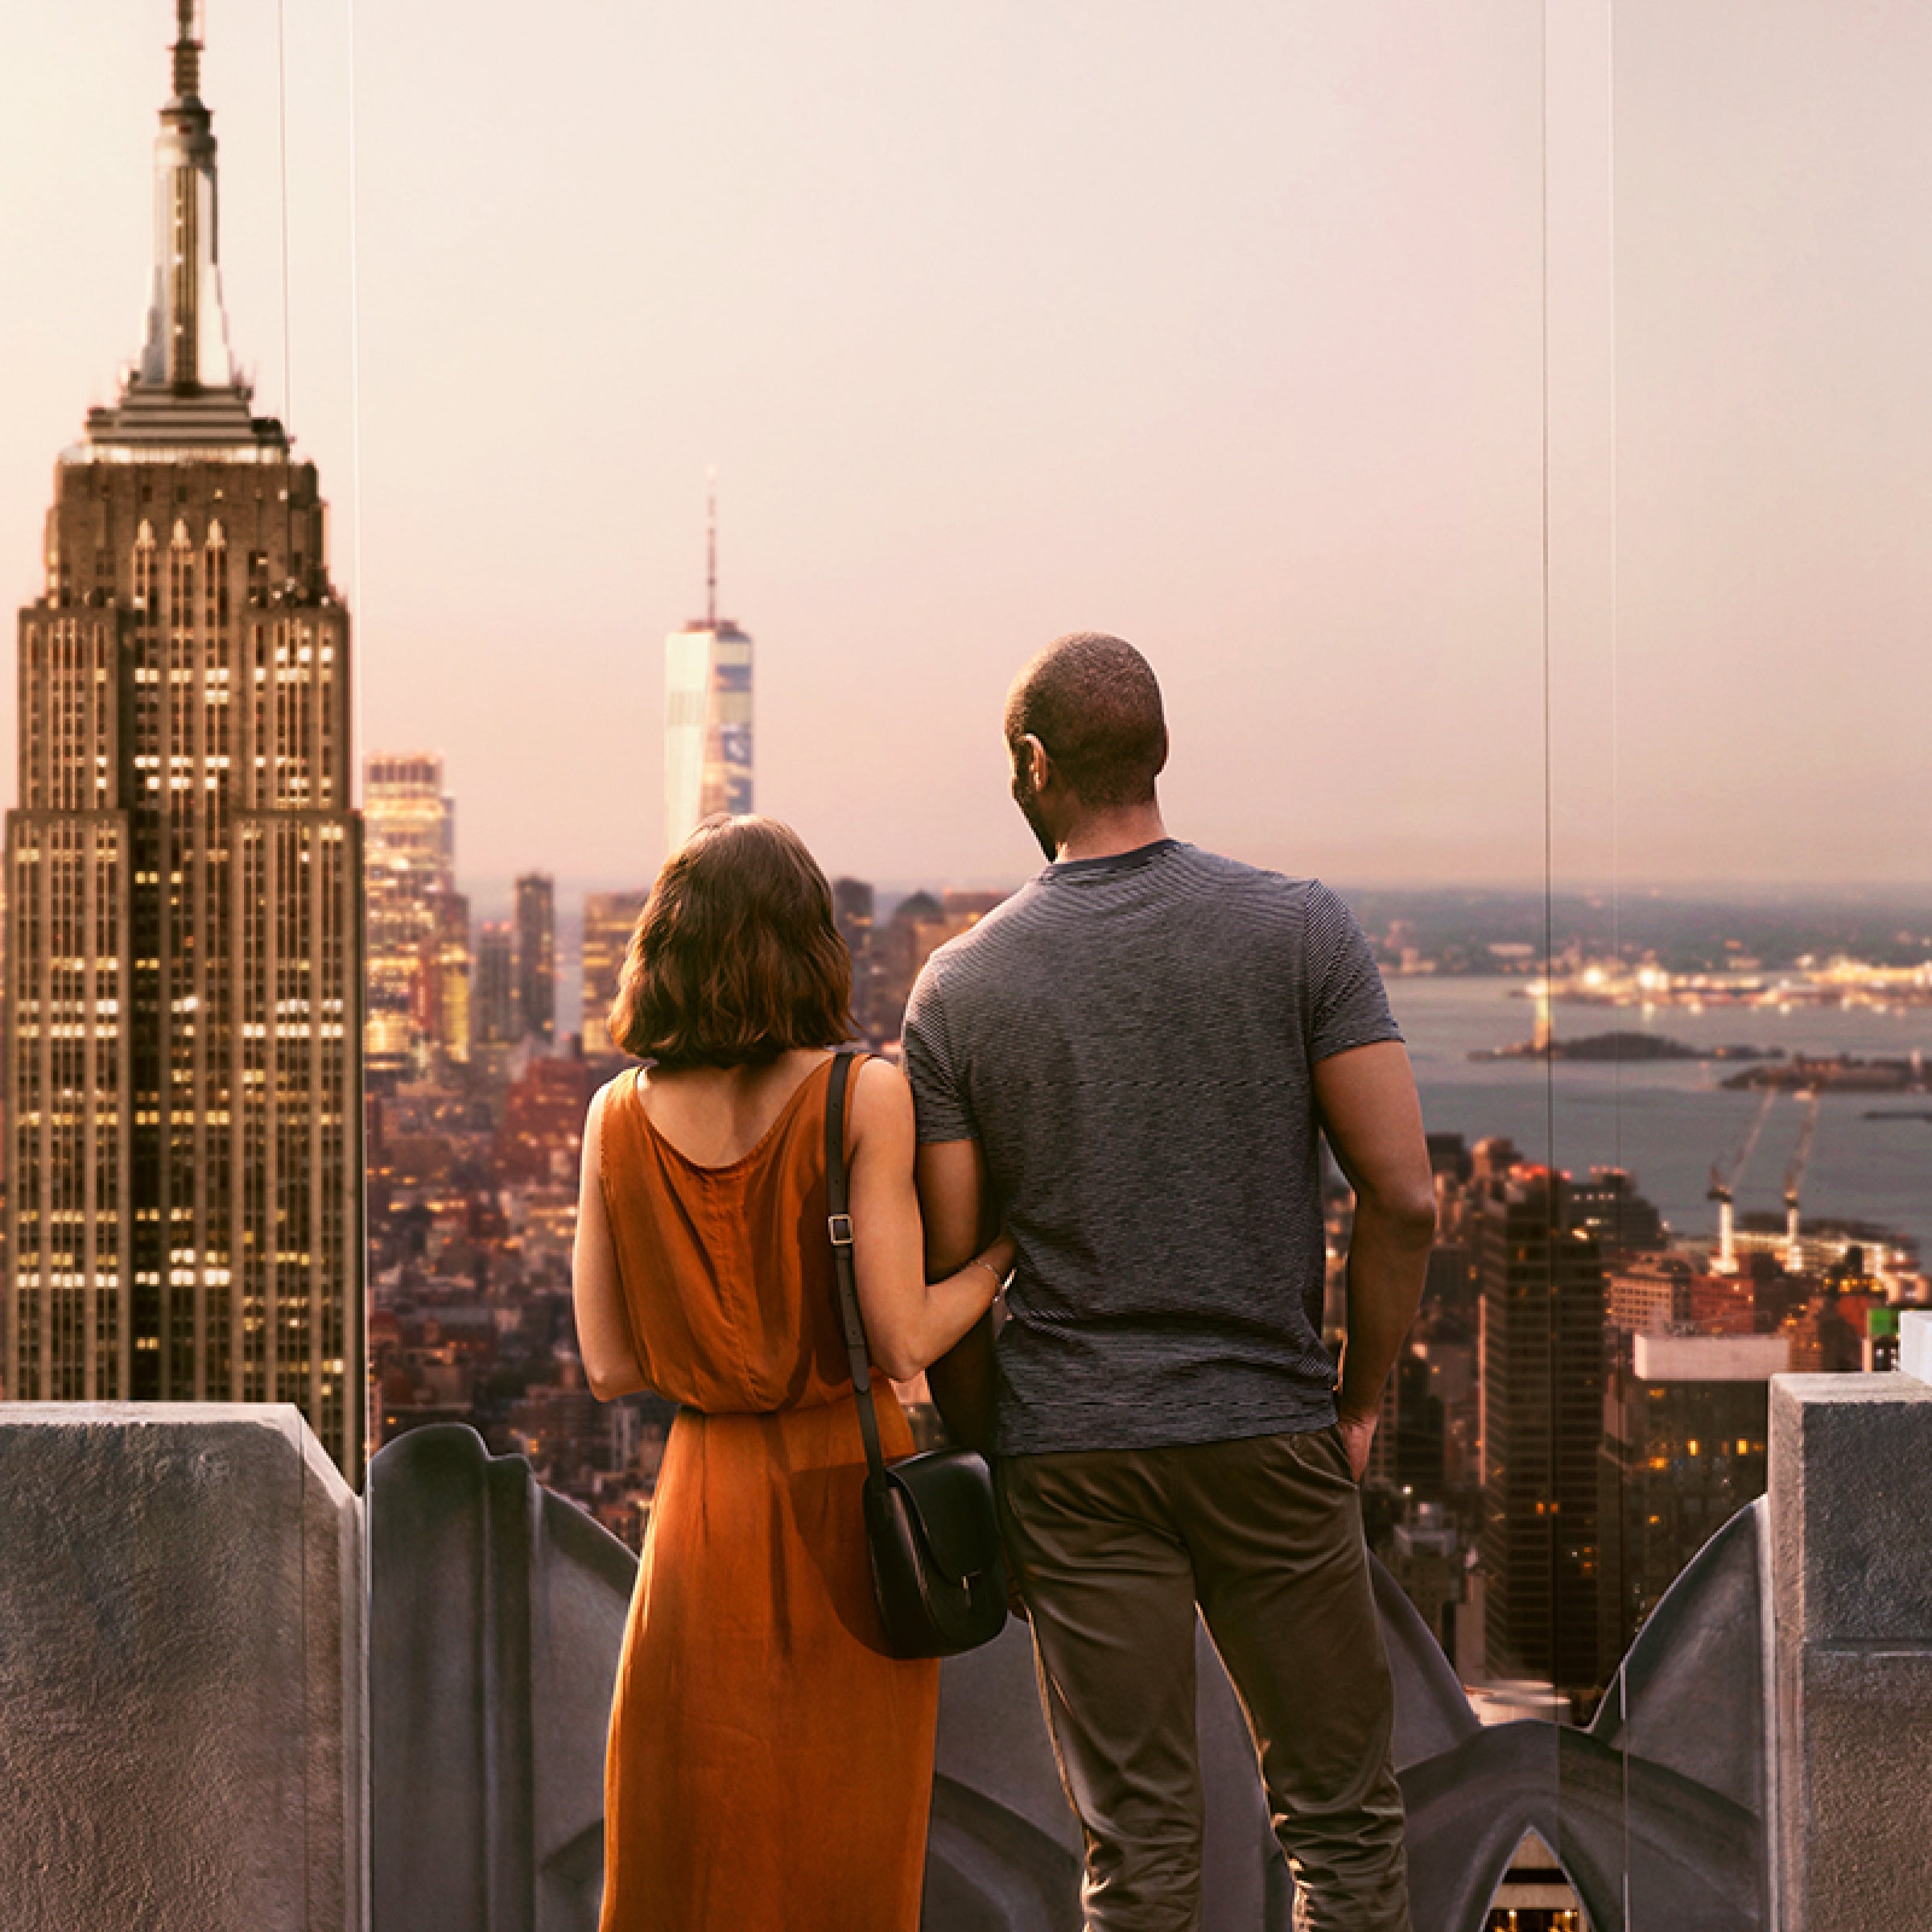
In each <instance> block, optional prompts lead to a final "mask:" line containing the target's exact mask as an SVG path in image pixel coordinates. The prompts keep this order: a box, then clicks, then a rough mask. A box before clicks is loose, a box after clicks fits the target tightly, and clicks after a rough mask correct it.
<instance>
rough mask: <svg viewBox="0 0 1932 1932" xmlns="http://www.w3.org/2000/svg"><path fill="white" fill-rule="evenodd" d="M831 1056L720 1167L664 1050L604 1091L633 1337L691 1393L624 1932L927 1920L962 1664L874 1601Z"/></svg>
mask: <svg viewBox="0 0 1932 1932" xmlns="http://www.w3.org/2000/svg"><path fill="white" fill-rule="evenodd" d="M829 1066H830V1058H829V1056H827V1059H826V1060H825V1062H824V1064H822V1065H809V1066H808V1070H807V1071H806V1073H805V1075H804V1077H803V1079H802V1080H799V1082H798V1084H797V1085H796V1086H795V1088H794V1089H793V1091H792V1092H791V1093H790V1095H789V1096H786V1098H785V1099H784V1100H783V1101H782V1104H781V1105H779V1107H778V1111H777V1113H776V1116H775V1117H774V1118H773V1119H772V1120H771V1121H770V1125H769V1127H768V1128H767V1129H766V1131H765V1132H764V1133H763V1134H762V1136H761V1137H758V1139H757V1140H756V1141H755V1143H754V1144H753V1145H752V1146H749V1147H748V1148H747V1149H746V1150H745V1152H744V1153H743V1154H740V1155H739V1156H738V1157H737V1158H735V1159H730V1160H727V1161H724V1162H719V1163H717V1164H715V1165H714V1164H708V1163H705V1162H700V1161H697V1160H694V1159H692V1158H690V1156H689V1155H688V1154H685V1153H683V1152H681V1151H680V1150H679V1147H678V1146H676V1145H675V1144H674V1143H673V1142H672V1141H671V1139H670V1138H668V1137H667V1134H666V1133H665V1132H663V1130H662V1129H661V1128H660V1125H659V1124H658V1121H656V1120H654V1118H653V1113H652V1109H651V1108H650V1105H649V1104H648V1101H649V1100H650V1097H651V1088H650V1084H649V1082H648V1081H647V1080H646V1078H645V1077H644V1076H643V1075H642V1074H626V1075H621V1076H620V1077H619V1079H618V1080H616V1081H614V1082H613V1083H612V1084H611V1085H610V1086H609V1088H607V1089H605V1093H604V1096H603V1098H602V1100H601V1103H600V1117H599V1118H598V1120H597V1147H598V1152H599V1168H600V1176H601V1190H602V1195H603V1201H604V1205H605V1212H606V1215H607V1217H608V1220H609V1228H610V1236H611V1242H612V1245H613V1249H614V1250H615V1253H616V1258H617V1275H618V1287H619V1298H620V1300H621V1307H622V1310H623V1313H624V1317H625V1322H626V1323H627V1325H628V1327H629V1329H630V1341H631V1345H632V1347H633V1348H634V1351H635V1353H636V1357H637V1361H638V1365H639V1366H640V1367H641V1368H642V1371H643V1373H644V1379H645V1380H646V1382H648V1384H649V1385H650V1387H651V1388H653V1389H655V1390H657V1391H658V1393H661V1394H663V1395H667V1396H670V1397H673V1398H675V1400H676V1401H677V1402H679V1403H681V1404H682V1405H683V1407H682V1408H681V1409H680V1410H679V1415H678V1418H677V1421H676V1422H675V1424H674V1425H673V1426H672V1429H671V1439H670V1441H669V1442H668V1443H667V1445H666V1449H665V1455H664V1462H663V1468H662V1469H661V1470H660V1472H659V1474H658V1490H657V1495H656V1498H655V1501H654V1505H653V1507H652V1511H651V1517H650V1532H649V1534H648V1536H647V1538H646V1542H645V1549H644V1560H643V1562H642V1564H641V1565H640V1567H639V1569H638V1586H637V1594H636V1596H634V1599H633V1600H632V1603H631V1608H630V1620H629V1623H628V1624H627V1626H626V1629H625V1643H624V1654H623V1660H622V1662H621V1666H620V1667H619V1670H618V1675H617V1695H616V1697H615V1699H614V1700H613V1706H612V1711H611V1725H610V1740H609V1756H608V1758H607V1761H606V1773H605V1894H604V1915H603V1919H602V1922H601V1932H760V1929H762V1928H770V1929H772V1932H777V1929H778V1928H780V1927H783V1928H785V1932H848V1929H850V1928H853V1927H859V1926H864V1927H865V1928H867V1929H868V1932H871V1929H872V1928H879V1929H880V1932H886V1929H898V1932H911V1929H912V1928H913V1927H914V1926H915V1925H916V1923H917V1922H918V1918H919V1894H920V1887H921V1880H922V1877H923V1868H924V1862H925V1861H924V1849H925V1827H926V1807H927V1794H928V1791H929V1789H930V1785H931V1772H932V1747H933V1729H934V1725H935V1720H936V1716H937V1711H938V1700H939V1677H938V1666H936V1665H935V1664H931V1663H929V1662H905V1661H902V1660H899V1659H897V1658H894V1657H890V1656H888V1655H887V1654H886V1651H885V1645H884V1638H883V1633H882V1632H881V1629H880V1628H879V1623H878V1613H877V1609H876V1608H875V1607H874V1605H873V1600H872V1587H871V1576H870V1569H869V1559H868V1557H867V1553H866V1548H865V1534H864V1530H863V1525H862V1518H861V1502H860V1491H861V1484H862V1482H863V1480H864V1476H865V1464H864V1449H863V1445H862V1439H861V1435H860V1433H859V1421H858V1414H857V1406H856V1403H855V1402H854V1400H853V1397H852V1382H851V1379H850V1376H849V1373H848V1369H847V1367H846V1361H845V1355H844V1348H843V1346H842V1344H841V1341H840V1331H839V1323H838V1312H837V1303H836V1296H835V1289H834V1282H833V1275H832V1249H831V1243H830V1240H829V1236H828V1231H827V1228H826V1220H825V1216H826V1202H825V1104H826V1090H827V1087H828V1069H829ZM674 1089H675V1077H674V1080H673V1081H672V1082H667V1084H666V1086H665V1088H663V1089H660V1092H659V1095H658V1096H657V1097H659V1098H660V1099H661V1098H662V1097H663V1092H667V1091H672V1090H674ZM774 1097H775V1096H774ZM666 1111H667V1113H669V1114H671V1117H672V1118H673V1120H674V1121H675V1120H676V1119H677V1118H678V1117H679V1109H676V1108H667V1109H666ZM685 1125H686V1127H687V1130H688V1128H689V1125H690V1122H689V1121H688V1118H687V1120H686V1121H685ZM700 1125H701V1122H700ZM692 1138H693V1139H694V1140H699V1141H701V1140H702V1139H703V1137H702V1135H701V1134H698V1133H694V1134H693V1135H692ZM714 1145H715V1137H714V1141H713V1142H712V1144H708V1145H706V1146H705V1150H706V1151H712V1146H714ZM725 1145H726V1146H729V1139H728V1138H727V1141H726V1142H725ZM874 1387H875V1391H876V1395H877V1402H878V1410H879V1421H880V1426H881V1433H882V1435H884V1437H885V1439H886V1453H887V1455H904V1454H905V1453H906V1451H908V1450H910V1447H911V1446H912V1443H911V1432H910V1430H909V1429H908V1428H907V1426H906V1421H905V1418H904V1416H903V1415H902V1414H901V1412H900V1410H899V1407H898V1403H897V1402H895V1401H894V1399H893V1396H892V1393H891V1389H890V1384H888V1383H886V1382H885V1381H882V1380H881V1381H877V1382H876V1383H875V1385H874Z"/></svg>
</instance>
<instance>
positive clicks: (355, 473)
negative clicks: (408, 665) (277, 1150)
mask: <svg viewBox="0 0 1932 1932" xmlns="http://www.w3.org/2000/svg"><path fill="white" fill-rule="evenodd" d="M345 13H346V15H347V19H348V27H349V542H350V545H351V547H352V549H353V551H354V555H355V563H354V578H353V586H354V625H355V650H353V651H351V652H349V654H348V655H349V663H351V665H353V662H354V659H355V657H356V655H357V653H358V652H360V651H361V650H363V649H365V648H366V643H367V639H366V635H365V633H364V630H363V624H364V620H365V617H366V614H367V610H368V605H367V601H366V599H365V583H364V578H363V573H362V278H361V269H362V245H361V225H360V221H359V215H360V210H361V173H360V168H359V163H358V157H357V145H356V89H357V75H356V0H345ZM349 720H350V725H351V730H350V733H349V744H348V745H345V747H344V748H343V757H344V762H345V766H346V767H347V769H346V770H345V772H344V774H343V777H344V790H345V795H346V797H347V799H348V800H349V804H350V806H351V808H352V809H354V808H357V807H360V805H361V781H360V766H359V764H358V756H357V748H358V747H359V746H360V745H361V744H362V743H363V742H364V737H363V730H362V680H361V679H360V678H352V679H351V681H350V683H349ZM364 877H365V875H364V873H363V872H362V870H361V856H360V847H359V846H358V852H357V877H356V890H355V908H356V956H357V960H358V961H359V962H360V970H359V972H357V976H356V987H355V998H354V1001H353V1013H351V1015H350V1016H349V1024H350V1025H352V1026H354V1028H355V1030H356V1038H357V1042H366V1040H367V1038H368V1032H367V1028H366V1026H365V1015H364V1011H363V1009H364V1006H365V1003H366V1001H367V997H368V989H369V907H368V895H367V894H366V892H365V890H364V889H363V879H364ZM358 1058H360V1055H359V1054H358ZM357 1105H359V1106H361V1108H363V1109H364V1112H365V1117H364V1120H363V1121H362V1124H361V1133H358V1134H357V1144H358V1145H359V1146H361V1148H362V1158H361V1163H360V1166H361V1171H360V1172H359V1173H358V1174H357V1179H356V1186H357V1214H356V1222H357V1239H358V1240H359V1241H361V1249H362V1252H361V1254H360V1255H359V1256H358V1257H357V1260H358V1262H359V1264H360V1269H359V1272H360V1274H361V1277H362V1278H363V1281H364V1286H363V1289H362V1297H363V1305H362V1333H363V1337H364V1343H363V1356H364V1360H363V1363H362V1390H361V1400H362V1459H363V1467H364V1468H365V1469H366V1468H367V1467H368V1461H369V1448H370V1445H371V1443H373V1442H374V1437H375V1418H374V1406H373V1405H374V1394H373V1390H372V1387H371V1382H370V1375H369V1370H370V1364H369V1360H368V1356H369V1346H368V1340H367V1338H368V1337H369V1335H370V1334H371V1332H373V1330H374V1322H373V1320H372V1319H371V1314H372V1311H371V1308H370V1305H369V1298H370V1295H371V1293H372V1290H371V1288H370V1286H369V1283H368V1282H367V1275H368V1271H369V1150H368V1146H367V1137H368V1120H367V1107H368V1102H367V1100H366V1098H365V1096H363V1095H361V1094H358V1096H357ZM364 1488H365V1490H366V1488H367V1483H366V1480H365V1484H364Z"/></svg>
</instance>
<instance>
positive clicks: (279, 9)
mask: <svg viewBox="0 0 1932 1932" xmlns="http://www.w3.org/2000/svg"><path fill="white" fill-rule="evenodd" d="M285 13H286V0H275V131H276V137H277V146H278V147H279V151H280V160H281V189H282V427H283V433H284V434H285V435H286V436H287V438H288V440H289V442H290V444H291V446H292V444H294V442H295V357H294V356H293V354H292V353H291V348H290V345H291V341H292V336H293V332H292V329H291V324H290V320H289V306H288V34H287V20H286V18H285Z"/></svg>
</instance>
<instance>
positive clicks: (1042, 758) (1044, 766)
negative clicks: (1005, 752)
mask: <svg viewBox="0 0 1932 1932" xmlns="http://www.w3.org/2000/svg"><path fill="white" fill-rule="evenodd" d="M1019 755H1020V757H1021V758H1023V759H1025V760H1026V774H1027V776H1028V778H1030V779H1031V781H1032V783H1033V789H1034V791H1039V790H1041V788H1042V786H1044V785H1045V784H1046V782H1047V773H1048V772H1049V771H1050V770H1052V768H1053V760H1052V759H1051V758H1049V757H1048V756H1047V747H1046V746H1045V745H1042V743H1041V742H1040V741H1039V740H1038V738H1036V737H1034V735H1033V733H1031V732H1028V733H1026V736H1025V737H1022V739H1021V740H1020V742H1019Z"/></svg>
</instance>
